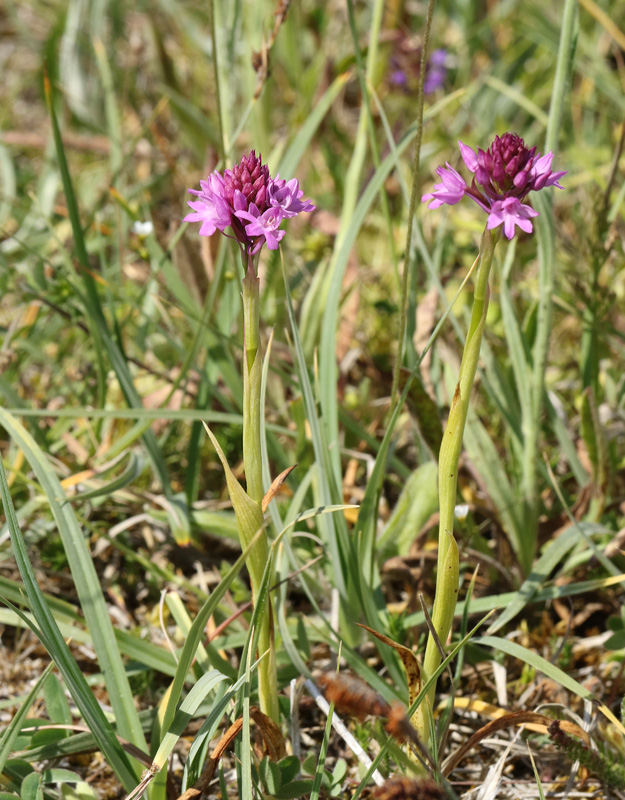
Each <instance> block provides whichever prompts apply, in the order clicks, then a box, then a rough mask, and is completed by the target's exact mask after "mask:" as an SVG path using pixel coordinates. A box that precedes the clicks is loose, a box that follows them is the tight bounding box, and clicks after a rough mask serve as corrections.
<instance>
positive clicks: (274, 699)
mask: <svg viewBox="0 0 625 800" xmlns="http://www.w3.org/2000/svg"><path fill="white" fill-rule="evenodd" d="M257 265H258V259H254V258H253V257H252V256H247V264H245V263H244V268H246V272H245V277H244V279H243V292H242V298H243V349H244V358H243V464H244V468H245V480H246V482H247V495H248V497H249V498H250V499H251V500H252V501H253V502H254V503H255V504H256V506H257V508H258V512H259V514H260V520H261V525H262V511H261V504H262V501H263V496H264V491H263V477H262V475H263V473H262V459H261V447H260V433H261V427H260V415H261V379H262V369H261V366H262V365H261V362H262V353H261V349H260V294H259V279H258V276H257V274H256V267H257ZM252 527H253V528H254V530H252V529H251V528H252ZM257 529H258V526H257V525H256V523H255V522H254V523H253V524H252V525H251V526H250V530H249V532H248V533H249V534H250V536H249V538H251V537H252V536H254V535H255V533H256V531H257ZM268 560H269V547H268V543H267V536H266V535H265V534H263V535H262V536H261V538H260V539H259V541H258V543H257V544H256V546H255V547H254V549H253V550H252V552H251V553H250V556H249V558H248V563H247V567H248V572H249V574H250V582H251V584H252V602H253V605H254V607H256V603H257V598H258V592H259V589H260V585H261V582H262V579H263V573H264V571H265V567H266V565H267V561H268ZM269 583H270V585H271V583H272V580H271V576H270V578H269ZM258 624H259V625H260V633H259V641H258V646H259V650H260V652H261V653H264V652H265V651H267V650H269V655H268V656H266V657H265V658H264V659H263V660H262V661H261V662H260V664H259V666H258V694H259V697H260V708H261V711H262V712H263V713H264V714H267V716H269V717H271V719H273V721H274V722H276V723H278V724H279V722H280V710H279V707H278V681H277V675H276V654H275V640H274V626H273V608H272V602H271V595H269V596H268V597H267V606H266V609H265V612H264V613H263V614H262V617H261V619H260V620H259V623H258Z"/></svg>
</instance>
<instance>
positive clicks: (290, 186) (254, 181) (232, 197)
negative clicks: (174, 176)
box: [184, 150, 315, 255]
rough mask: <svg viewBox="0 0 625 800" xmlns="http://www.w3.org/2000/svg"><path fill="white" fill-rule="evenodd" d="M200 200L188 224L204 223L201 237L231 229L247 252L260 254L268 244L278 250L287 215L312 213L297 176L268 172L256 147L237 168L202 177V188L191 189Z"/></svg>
mask: <svg viewBox="0 0 625 800" xmlns="http://www.w3.org/2000/svg"><path fill="white" fill-rule="evenodd" d="M188 191H189V192H190V193H191V194H193V195H195V196H196V198H197V199H195V200H189V201H188V205H189V206H190V207H191V208H192V209H193V211H192V213H190V214H187V216H186V217H185V218H184V222H201V223H202V225H201V227H200V236H212V235H213V234H214V233H215V231H221V232H222V233H225V231H226V229H228V228H230V230H231V231H232V234H225V235H226V236H229V237H230V238H234V239H236V240H237V241H238V242H239V244H240V245H241V248H242V250H244V251H245V252H246V253H248V254H250V255H254V254H256V253H258V252H259V251H260V249H261V247H262V246H263V245H264V244H267V247H268V248H269V249H270V250H277V249H278V246H279V243H280V240H281V239H282V237H283V236H284V231H282V230H279V227H280V225H281V223H282V220H283V219H290V218H291V217H296V216H297V215H298V214H299V213H301V212H302V211H313V210H314V208H315V206H314V205H313V204H312V203H311V202H310V200H305V201H302V199H301V198H302V197H303V196H304V192H303V191H302V190H301V189H300V188H299V182H298V181H297V179H295V178H294V179H293V180H291V181H288V182H287V181H285V180H284V179H281V178H280V176H279V175H278V176H277V177H276V178H275V179H274V178H272V177H271V175H270V174H269V167H267V165H266V164H263V163H262V158H261V156H260V155H258V156H257V155H256V152H255V151H254V150H252V151H251V152H250V153H249V154H248V155H246V156H243V157H242V158H241V161H240V162H239V163H238V164H235V165H234V166H233V167H232V169H226V170H224V173H223V175H222V174H221V173H219V172H217V171H215V172H213V173H212V174H211V175H209V176H208V178H207V180H205V181H200V189H199V190H197V189H189V190H188Z"/></svg>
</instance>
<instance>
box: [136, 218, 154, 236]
mask: <svg viewBox="0 0 625 800" xmlns="http://www.w3.org/2000/svg"><path fill="white" fill-rule="evenodd" d="M131 230H132V232H133V233H136V234H137V236H140V237H141V238H142V239H145V237H146V236H149V235H150V234H151V233H154V225H152V220H150V219H148V220H146V221H145V222H141V220H137V221H136V222H133V223H132V228H131Z"/></svg>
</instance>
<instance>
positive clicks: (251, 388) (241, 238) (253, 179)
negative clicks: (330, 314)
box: [184, 150, 315, 723]
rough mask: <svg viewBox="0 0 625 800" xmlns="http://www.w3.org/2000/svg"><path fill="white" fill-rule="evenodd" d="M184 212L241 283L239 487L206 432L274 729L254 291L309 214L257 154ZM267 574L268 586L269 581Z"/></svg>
mask: <svg viewBox="0 0 625 800" xmlns="http://www.w3.org/2000/svg"><path fill="white" fill-rule="evenodd" d="M189 192H190V193H191V194H192V195H194V199H193V200H189V201H188V204H189V206H190V207H191V209H192V210H191V213H189V214H187V216H186V217H185V218H184V221H185V222H199V223H201V224H200V231H199V233H200V236H212V235H213V234H214V233H216V232H217V231H219V232H220V233H223V234H224V236H227V237H228V238H230V239H234V240H235V241H236V242H237V243H238V245H239V248H240V250H241V259H242V262H243V270H244V273H245V275H244V278H243V286H242V292H241V298H242V301H243V358H242V371H243V464H244V468H245V481H246V489H245V490H244V489H243V487H242V486H241V485H240V484H239V483H238V481H237V480H236V478H235V477H234V475H233V474H232V471H231V470H230V467H229V466H228V463H227V461H226V460H225V456H224V454H223V452H222V451H221V449H220V447H219V444H218V442H217V440H216V439H215V437H214V436H213V434H212V432H211V431H210V430H209V429H208V428H207V432H208V435H209V437H210V438H211V441H212V442H213V445H214V446H215V449H216V450H217V453H218V455H219V458H220V459H221V462H222V466H223V468H224V472H225V474H226V481H227V483H228V491H229V493H230V499H231V501H232V505H233V507H234V511H235V515H236V518H237V527H238V529H239V538H240V539H241V545H242V547H243V549H248V548H249V554H248V556H247V560H246V564H247V567H248V572H249V575H250V583H251V587H252V603H253V605H254V607H256V606H258V605H259V604H261V605H263V610H262V611H261V614H260V619H259V625H258V655H259V656H265V657H264V658H262V659H261V661H260V663H259V665H258V693H259V698H260V707H261V710H262V711H263V713H264V714H266V715H267V716H268V717H270V718H271V719H272V720H273V721H274V722H275V723H279V721H280V713H279V706H278V686H277V673H276V647H275V640H274V624H273V611H272V601H271V596H267V598H266V600H265V601H264V603H263V601H262V596H261V586H262V583H263V576H264V573H265V570H266V569H269V570H270V573H271V570H272V561H271V554H270V550H269V543H268V538H267V534H266V532H265V529H264V508H265V506H266V503H267V502H268V499H267V498H268V497H269V495H267V496H266V495H265V492H264V486H263V474H262V461H261V452H262V451H261V414H262V403H261V375H262V349H261V342H260V293H259V278H258V263H259V260H260V252H261V250H262V248H263V246H264V245H265V244H266V245H267V248H268V249H269V250H277V249H278V248H279V246H280V242H281V240H282V238H283V237H284V234H285V232H284V230H282V228H281V227H280V226H281V225H282V222H283V220H285V219H291V218H293V217H296V216H297V215H298V214H301V213H302V212H303V211H307V212H308V211H313V210H314V208H315V206H314V205H313V204H312V203H311V202H310V200H303V199H302V198H303V196H304V192H303V191H302V190H301V189H300V188H299V182H298V180H297V179H296V178H293V179H292V180H290V181H286V180H284V179H283V178H280V176H279V175H277V176H276V177H275V178H272V177H271V175H270V173H269V168H268V167H267V165H266V164H263V162H262V158H261V156H260V155H258V156H257V155H256V152H255V151H254V150H252V151H251V152H250V153H248V154H247V155H244V156H243V157H242V158H241V160H240V161H239V163H238V164H235V165H234V166H233V167H232V169H226V170H224V172H223V173H220V172H217V171H215V172H213V173H212V174H211V175H209V176H208V178H207V179H206V180H205V181H204V180H203V181H200V188H199V189H189ZM272 582H273V581H272V575H271V574H270V576H269V585H271V583H272Z"/></svg>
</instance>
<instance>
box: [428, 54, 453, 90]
mask: <svg viewBox="0 0 625 800" xmlns="http://www.w3.org/2000/svg"><path fill="white" fill-rule="evenodd" d="M446 65H447V50H444V49H443V48H439V49H438V50H434V51H433V52H432V54H431V55H430V57H429V58H428V62H427V66H426V68H425V82H424V84H423V91H424V92H425V94H431V93H432V92H435V91H436V90H437V89H440V88H441V87H442V86H443V84H444V83H445V78H446V77H447V66H446Z"/></svg>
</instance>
